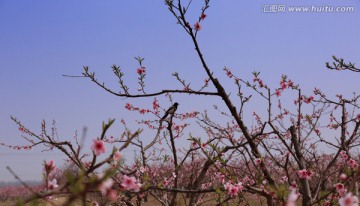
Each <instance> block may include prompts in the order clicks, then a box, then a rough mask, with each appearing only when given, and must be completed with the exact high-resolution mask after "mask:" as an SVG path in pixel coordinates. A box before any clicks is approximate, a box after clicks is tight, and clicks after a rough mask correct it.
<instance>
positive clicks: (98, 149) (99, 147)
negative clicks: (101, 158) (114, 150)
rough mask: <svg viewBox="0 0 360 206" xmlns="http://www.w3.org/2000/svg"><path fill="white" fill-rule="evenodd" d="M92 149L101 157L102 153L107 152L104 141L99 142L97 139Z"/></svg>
mask: <svg viewBox="0 0 360 206" xmlns="http://www.w3.org/2000/svg"><path fill="white" fill-rule="evenodd" d="M91 149H92V150H93V152H94V153H95V155H100V154H102V153H105V151H106V148H105V146H104V142H103V141H102V140H97V139H94V140H93V145H92V147H91Z"/></svg>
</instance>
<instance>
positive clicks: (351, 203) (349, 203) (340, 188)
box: [334, 183, 359, 206]
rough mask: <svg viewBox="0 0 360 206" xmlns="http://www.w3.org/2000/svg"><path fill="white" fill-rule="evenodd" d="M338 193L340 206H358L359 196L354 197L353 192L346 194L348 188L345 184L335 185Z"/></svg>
mask: <svg viewBox="0 0 360 206" xmlns="http://www.w3.org/2000/svg"><path fill="white" fill-rule="evenodd" d="M334 186H335V188H336V191H337V192H338V193H339V196H340V198H339V205H340V206H358V205H359V199H358V197H357V196H355V195H352V194H351V192H349V193H346V191H347V190H346V188H345V186H344V185H343V184H341V183H337V184H335V185H334Z"/></svg>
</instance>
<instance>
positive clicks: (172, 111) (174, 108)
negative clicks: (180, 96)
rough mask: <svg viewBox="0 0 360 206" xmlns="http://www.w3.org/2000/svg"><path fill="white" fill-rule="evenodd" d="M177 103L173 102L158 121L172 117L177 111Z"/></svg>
mask: <svg viewBox="0 0 360 206" xmlns="http://www.w3.org/2000/svg"><path fill="white" fill-rule="evenodd" d="M178 105H179V103H177V102H175V103H174V104H173V105H172V106H171V107H170V108H169V109H168V110H166V112H165V114H164V116H163V117H162V118H161V120H160V121H163V120H164V119H165V118H166V117H167V116H168V115H169V114H170V115H173V114H174V113H175V111H176V110H177V107H178Z"/></svg>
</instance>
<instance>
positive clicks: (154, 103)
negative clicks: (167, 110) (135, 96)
mask: <svg viewBox="0 0 360 206" xmlns="http://www.w3.org/2000/svg"><path fill="white" fill-rule="evenodd" d="M152 105H153V109H154V110H158V109H159V108H160V105H159V103H158V100H157V99H156V98H154V101H153V103H152Z"/></svg>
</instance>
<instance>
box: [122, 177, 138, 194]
mask: <svg viewBox="0 0 360 206" xmlns="http://www.w3.org/2000/svg"><path fill="white" fill-rule="evenodd" d="M121 186H122V187H123V188H124V189H125V190H134V191H135V192H139V191H140V188H141V186H142V184H141V183H139V182H138V181H137V180H136V178H135V177H128V176H127V175H124V176H123V177H122V182H121Z"/></svg>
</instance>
